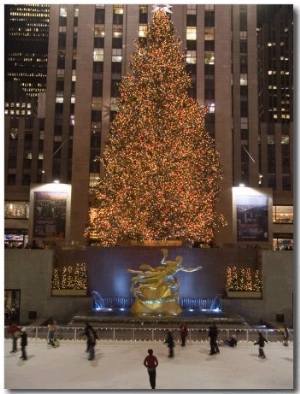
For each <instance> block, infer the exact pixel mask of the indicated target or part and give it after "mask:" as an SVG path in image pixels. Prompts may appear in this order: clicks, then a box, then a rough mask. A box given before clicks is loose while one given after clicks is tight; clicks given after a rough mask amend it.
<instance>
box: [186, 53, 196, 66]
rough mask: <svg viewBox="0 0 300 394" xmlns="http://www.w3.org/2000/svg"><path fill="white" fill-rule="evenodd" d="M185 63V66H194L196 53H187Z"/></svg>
mask: <svg viewBox="0 0 300 394" xmlns="http://www.w3.org/2000/svg"><path fill="white" fill-rule="evenodd" d="M186 62H187V64H196V51H187V53H186Z"/></svg>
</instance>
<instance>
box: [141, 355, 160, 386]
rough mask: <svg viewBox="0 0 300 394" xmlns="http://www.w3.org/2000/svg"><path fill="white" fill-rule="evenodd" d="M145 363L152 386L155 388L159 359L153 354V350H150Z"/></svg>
mask: <svg viewBox="0 0 300 394" xmlns="http://www.w3.org/2000/svg"><path fill="white" fill-rule="evenodd" d="M144 365H145V367H146V368H147V370H148V374H149V380H150V386H151V388H152V389H155V386H156V367H157V366H158V360H157V358H156V357H155V356H154V354H153V350H152V349H149V350H148V356H146V358H145V360H144Z"/></svg>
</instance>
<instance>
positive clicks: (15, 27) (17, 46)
mask: <svg viewBox="0 0 300 394" xmlns="http://www.w3.org/2000/svg"><path fill="white" fill-rule="evenodd" d="M5 26H6V29H5V79H6V81H13V82H18V83H19V85H20V88H21V89H23V90H24V92H25V93H26V94H27V95H28V96H30V97H37V95H38V93H40V92H44V91H45V90H46V79H47V56H48V37H49V5H46V4H11V5H5Z"/></svg>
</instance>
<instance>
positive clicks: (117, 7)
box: [114, 5, 124, 15]
mask: <svg viewBox="0 0 300 394" xmlns="http://www.w3.org/2000/svg"><path fill="white" fill-rule="evenodd" d="M123 12H124V7H123V6H122V5H114V14H119V15H123Z"/></svg>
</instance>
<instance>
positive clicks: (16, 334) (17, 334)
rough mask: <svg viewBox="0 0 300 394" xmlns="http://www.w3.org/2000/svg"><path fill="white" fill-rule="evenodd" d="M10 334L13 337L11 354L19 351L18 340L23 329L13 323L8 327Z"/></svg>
mask: <svg viewBox="0 0 300 394" xmlns="http://www.w3.org/2000/svg"><path fill="white" fill-rule="evenodd" d="M8 333H9V334H11V336H12V350H11V353H16V352H17V351H18V338H19V337H20V335H21V328H20V327H19V326H17V324H15V323H13V324H12V325H11V326H9V327H8Z"/></svg>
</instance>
